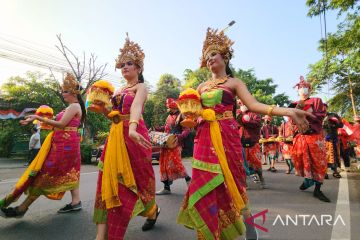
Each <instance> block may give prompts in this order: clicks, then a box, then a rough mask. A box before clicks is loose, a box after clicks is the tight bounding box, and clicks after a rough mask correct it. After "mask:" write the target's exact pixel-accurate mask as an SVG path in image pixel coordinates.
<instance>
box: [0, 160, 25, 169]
mask: <svg viewBox="0 0 360 240" xmlns="http://www.w3.org/2000/svg"><path fill="white" fill-rule="evenodd" d="M26 163H27V161H26V160H25V159H12V158H0V169H14V168H25V166H24V164H26Z"/></svg>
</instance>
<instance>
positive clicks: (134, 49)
mask: <svg viewBox="0 0 360 240" xmlns="http://www.w3.org/2000/svg"><path fill="white" fill-rule="evenodd" d="M144 58H145V54H144V52H143V50H142V49H141V47H140V45H139V44H137V43H135V42H133V41H130V39H129V35H128V34H127V33H126V39H125V44H124V46H123V48H121V49H120V54H119V56H118V59H117V60H116V66H115V67H116V68H121V64H122V63H124V62H126V61H133V62H134V63H135V64H137V65H138V66H139V67H140V68H141V71H143V70H144Z"/></svg>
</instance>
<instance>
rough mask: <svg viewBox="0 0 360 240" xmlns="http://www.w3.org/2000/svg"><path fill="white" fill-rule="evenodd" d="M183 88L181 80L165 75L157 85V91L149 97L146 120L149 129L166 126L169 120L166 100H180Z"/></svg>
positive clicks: (145, 113) (146, 105)
mask: <svg viewBox="0 0 360 240" xmlns="http://www.w3.org/2000/svg"><path fill="white" fill-rule="evenodd" d="M180 88H181V82H180V80H179V79H177V78H176V77H174V76H173V75H171V74H163V75H161V76H160V79H159V81H158V84H157V89H156V90H155V92H154V93H153V94H150V95H149V98H148V101H147V103H146V104H145V112H144V119H145V122H146V125H147V127H148V128H150V127H158V126H162V125H164V124H165V120H166V118H167V115H168V114H167V111H166V105H165V103H166V99H167V98H175V99H176V98H178V97H179V93H180Z"/></svg>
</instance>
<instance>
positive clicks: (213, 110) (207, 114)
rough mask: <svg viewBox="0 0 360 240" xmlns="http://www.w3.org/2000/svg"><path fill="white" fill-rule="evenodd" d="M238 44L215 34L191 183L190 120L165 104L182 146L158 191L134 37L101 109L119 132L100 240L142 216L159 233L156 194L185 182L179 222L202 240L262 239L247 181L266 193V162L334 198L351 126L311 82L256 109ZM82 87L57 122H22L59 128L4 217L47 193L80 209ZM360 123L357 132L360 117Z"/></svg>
mask: <svg viewBox="0 0 360 240" xmlns="http://www.w3.org/2000/svg"><path fill="white" fill-rule="evenodd" d="M233 44H234V42H233V41H231V40H230V39H229V38H228V37H227V36H226V35H225V34H224V32H223V31H217V30H213V29H208V30H207V33H206V38H205V41H204V44H203V51H202V55H201V67H207V68H208V69H209V70H210V71H211V74H212V77H211V78H210V79H209V80H207V81H206V82H203V83H201V84H200V85H199V86H198V87H197V89H196V91H195V92H196V94H195V95H198V96H199V97H200V99H201V105H202V107H203V114H202V115H201V116H198V118H197V119H196V122H197V125H196V126H195V128H194V129H195V131H196V136H195V140H194V151H193V152H194V153H193V159H192V173H191V177H190V174H189V173H188V172H187V171H186V169H185V167H184V165H183V163H182V160H181V151H182V143H183V140H184V139H185V138H186V137H187V135H188V134H189V132H190V129H189V128H188V127H186V126H181V124H180V123H181V122H182V120H183V117H184V115H183V113H182V112H181V111H180V110H179V108H178V106H177V104H176V99H167V101H166V106H167V108H168V111H169V116H168V118H167V119H166V123H165V127H164V131H165V132H166V133H168V134H172V135H175V136H176V139H175V141H174V142H173V144H174V145H175V147H171V148H163V149H162V150H161V153H160V155H161V156H160V177H161V179H160V180H161V182H163V184H164V187H163V189H161V190H159V191H157V192H156V190H155V174H154V170H153V168H152V164H151V142H150V138H149V133H148V129H147V126H146V125H145V122H144V120H143V118H142V113H143V110H144V103H145V101H146V99H147V94H148V92H147V91H148V90H147V87H146V85H145V83H144V78H143V75H142V72H143V70H144V58H145V54H144V52H143V50H142V49H141V47H140V46H139V45H138V44H137V43H135V42H133V41H130V39H129V38H128V37H127V38H126V41H125V44H124V46H123V48H122V49H121V50H120V54H119V56H118V58H117V60H116V68H117V69H120V70H121V74H122V76H123V77H124V79H125V80H126V84H125V86H123V87H122V88H121V89H119V90H118V91H116V92H115V93H114V94H113V96H112V98H111V103H112V108H111V110H109V109H107V108H105V107H104V108H103V109H101V114H103V115H105V116H106V117H107V118H109V119H110V120H111V128H110V132H109V136H108V138H107V140H106V143H105V147H104V151H103V153H102V156H101V160H100V162H99V174H98V181H97V186H94V188H96V196H94V199H95V206H94V216H93V221H94V223H95V224H96V226H97V235H96V239H97V240H103V239H110V240H115V239H123V238H124V235H125V232H126V229H127V227H128V224H129V221H130V219H131V218H132V217H134V216H138V215H139V216H143V217H145V218H146V219H145V223H144V225H143V226H142V230H143V231H148V230H151V229H152V228H153V227H154V226H155V224H156V221H157V218H158V217H159V214H160V207H159V206H158V204H157V203H156V200H155V199H156V198H155V196H156V195H167V194H171V188H170V186H171V184H172V182H173V181H174V180H176V179H179V178H184V179H185V181H186V183H187V185H188V188H187V191H186V193H185V196H184V200H183V202H182V204H181V206H179V208H180V210H179V214H178V218H177V222H178V223H179V224H182V225H184V226H186V227H188V228H191V229H194V230H195V231H196V232H197V237H198V239H207V240H209V239H224V240H226V239H235V238H237V237H238V236H241V235H242V236H245V237H246V239H257V233H256V230H255V229H254V226H253V225H251V224H248V222H244V220H243V219H244V218H249V217H250V216H251V208H250V202H251V199H249V197H248V194H247V182H246V176H247V175H248V176H251V179H253V180H254V181H255V182H258V183H259V184H260V185H261V186H262V187H263V188H266V187H267V185H266V184H265V179H264V176H263V172H262V165H267V164H269V169H268V170H269V171H271V172H274V173H275V172H276V171H277V169H276V167H275V165H276V162H277V158H278V157H279V155H282V157H283V159H284V160H285V161H286V163H287V165H288V171H287V173H288V174H290V173H291V172H292V171H293V169H294V168H295V173H296V175H298V176H300V177H303V178H304V180H303V182H302V184H301V185H300V187H299V188H300V190H302V191H304V190H306V189H308V188H310V187H311V186H315V188H314V193H313V194H314V197H316V198H318V199H319V200H321V201H324V202H329V201H330V199H329V198H327V197H326V196H325V194H324V193H323V192H322V191H321V186H322V184H323V183H324V178H326V176H327V175H326V173H327V169H328V166H330V167H331V169H332V170H333V176H334V177H341V175H340V174H339V167H340V164H341V161H340V157H342V158H343V159H344V162H345V166H346V167H349V164H350V163H349V154H350V152H351V149H350V147H349V146H348V142H349V141H350V138H351V134H350V135H349V133H348V131H347V129H344V128H343V124H344V123H343V120H342V119H341V118H340V117H338V116H337V115H334V116H333V115H331V114H329V113H327V107H326V104H324V103H323V102H322V100H321V99H320V98H313V97H310V93H311V86H310V84H309V83H308V82H306V81H305V79H304V78H301V79H300V82H299V83H297V84H296V88H297V90H298V92H299V100H298V101H296V102H294V103H292V104H291V105H290V106H289V107H288V108H284V107H278V106H275V105H271V106H269V105H266V104H263V103H260V102H258V101H257V100H256V99H255V98H254V97H253V96H252V95H251V93H250V92H249V91H248V89H247V87H246V85H245V84H244V83H243V82H242V81H241V80H240V79H237V78H235V77H234V76H233V73H232V71H231V68H230V60H231V58H232V55H233V50H232V45H233ZM80 90H81V86H80V85H79V83H78V81H76V79H75V78H74V76H72V75H71V74H68V75H67V76H66V78H65V80H64V83H63V85H62V92H61V93H62V96H63V98H64V100H65V101H66V102H68V103H69V106H68V107H67V108H66V109H65V110H64V111H62V112H61V113H59V114H58V115H57V116H56V118H55V119H54V120H52V119H46V118H43V117H39V116H37V115H30V116H27V117H26V119H25V120H23V121H21V123H22V124H24V125H26V124H29V123H32V122H33V121H34V120H38V121H40V122H44V123H46V124H48V125H51V126H53V131H52V132H51V133H50V134H49V135H48V136H47V138H46V139H45V141H44V142H43V143H42V146H41V148H40V151H39V152H38V154H37V155H36V157H34V159H33V160H32V161H31V163H30V165H29V167H28V168H27V170H26V171H25V173H24V174H23V176H22V177H21V178H20V180H19V181H18V183H17V184H16V186H15V188H14V190H13V192H11V193H10V194H8V195H7V196H5V198H3V199H2V200H1V201H0V208H1V211H0V213H1V215H2V216H5V217H8V218H11V217H21V216H23V215H24V214H25V213H26V211H27V210H28V208H29V207H30V205H31V204H32V203H33V202H34V201H35V200H36V199H38V197H39V196H41V195H44V196H46V197H47V198H49V199H61V198H62V197H63V195H64V193H65V192H66V191H71V195H72V201H71V202H70V203H69V204H67V205H66V206H64V207H63V208H62V209H60V210H59V213H65V212H70V211H78V210H80V209H81V201H80V195H79V179H80V136H79V133H78V128H79V126H80V125H81V123H82V122H83V121H84V119H85V118H86V110H85V107H84V103H83V100H82V98H81V95H80ZM164 104H165V103H164ZM237 107H239V109H238V110H237V111H234V110H236V108H237ZM261 115H263V116H264V117H261ZM273 116H284V120H285V121H284V122H283V123H282V124H281V126H280V127H279V128H280V130H279V128H278V127H277V126H276V125H275V124H274V123H273V122H272V117H273ZM262 120H263V124H262V123H261V122H262ZM355 121H356V124H358V125H359V118H357V119H355ZM353 129H355V128H353ZM357 150H358V149H357ZM279 153H281V154H279ZM357 154H359V151H358V152H357ZM23 193H26V194H27V197H26V199H25V200H24V202H22V203H21V204H20V205H19V206H16V207H10V205H11V204H12V203H13V202H15V201H16V200H17V199H18V198H19V197H20V196H21V195H22V194H23ZM174 221H176V220H175V219H174Z"/></svg>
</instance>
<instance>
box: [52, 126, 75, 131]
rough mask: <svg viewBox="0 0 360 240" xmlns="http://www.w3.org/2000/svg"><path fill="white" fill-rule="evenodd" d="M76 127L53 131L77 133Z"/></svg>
mask: <svg viewBox="0 0 360 240" xmlns="http://www.w3.org/2000/svg"><path fill="white" fill-rule="evenodd" d="M77 130H78V129H77V127H64V128H57V127H55V128H54V131H66V132H77Z"/></svg>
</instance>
